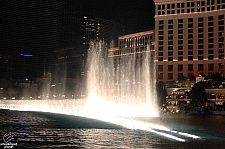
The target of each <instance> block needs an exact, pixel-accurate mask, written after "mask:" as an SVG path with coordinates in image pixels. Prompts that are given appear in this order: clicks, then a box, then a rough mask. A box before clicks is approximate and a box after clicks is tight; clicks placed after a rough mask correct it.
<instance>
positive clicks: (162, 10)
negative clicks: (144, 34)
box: [154, 0, 225, 81]
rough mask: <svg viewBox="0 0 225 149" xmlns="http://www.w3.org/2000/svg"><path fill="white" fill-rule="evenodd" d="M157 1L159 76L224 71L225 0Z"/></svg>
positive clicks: (168, 78)
mask: <svg viewBox="0 0 225 149" xmlns="http://www.w3.org/2000/svg"><path fill="white" fill-rule="evenodd" d="M154 2H155V8H156V9H155V35H156V36H155V50H156V73H157V79H158V80H159V81H176V80H177V79H178V77H179V76H185V77H188V76H190V75H194V76H197V75H199V74H201V75H204V76H209V75H210V74H212V73H216V72H219V73H221V74H223V75H225V68H224V64H225V60H224V54H225V53H224V22H225V21H224V17H225V16H224V15H225V0H154Z"/></svg>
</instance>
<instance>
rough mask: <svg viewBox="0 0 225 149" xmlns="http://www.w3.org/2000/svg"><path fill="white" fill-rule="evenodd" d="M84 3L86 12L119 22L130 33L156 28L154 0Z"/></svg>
mask: <svg viewBox="0 0 225 149" xmlns="http://www.w3.org/2000/svg"><path fill="white" fill-rule="evenodd" d="M84 5H85V6H86V7H84V13H87V14H88V15H90V16H91V17H93V18H94V17H99V18H103V19H109V20H110V19H112V20H114V21H116V22H119V23H121V24H122V25H124V26H125V27H126V31H127V32H128V33H135V32H140V31H147V30H151V29H154V15H155V5H154V2H153V0H84Z"/></svg>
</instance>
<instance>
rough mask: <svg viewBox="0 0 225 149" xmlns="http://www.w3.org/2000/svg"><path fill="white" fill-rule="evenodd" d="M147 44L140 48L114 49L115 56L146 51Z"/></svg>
mask: <svg viewBox="0 0 225 149" xmlns="http://www.w3.org/2000/svg"><path fill="white" fill-rule="evenodd" d="M147 50H148V49H147V46H145V47H144V46H142V47H140V48H129V49H120V50H117V51H114V55H115V56H120V55H123V54H134V53H142V52H144V51H147Z"/></svg>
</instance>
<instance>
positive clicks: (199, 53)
mask: <svg viewBox="0 0 225 149" xmlns="http://www.w3.org/2000/svg"><path fill="white" fill-rule="evenodd" d="M163 53H164V52H158V56H163ZM221 53H224V50H223V49H221V50H219V54H221ZM177 54H178V55H183V51H178V52H177ZM203 54H204V50H198V55H203ZM208 54H214V50H208ZM172 55H173V51H168V56H172ZM188 55H193V51H188Z"/></svg>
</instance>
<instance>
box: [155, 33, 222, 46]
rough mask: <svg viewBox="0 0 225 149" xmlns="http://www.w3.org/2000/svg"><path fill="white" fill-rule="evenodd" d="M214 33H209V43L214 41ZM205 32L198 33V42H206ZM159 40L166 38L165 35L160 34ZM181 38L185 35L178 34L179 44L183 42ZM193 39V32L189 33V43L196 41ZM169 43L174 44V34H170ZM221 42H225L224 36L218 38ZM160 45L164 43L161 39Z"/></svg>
mask: <svg viewBox="0 0 225 149" xmlns="http://www.w3.org/2000/svg"><path fill="white" fill-rule="evenodd" d="M213 35H214V34H213V33H208V38H209V39H208V43H213V42H214V38H213ZM201 38H204V34H198V43H204V39H201ZM158 39H159V40H164V36H159V38H158ZM179 39H183V35H178V44H183V40H179ZM192 39H193V34H188V44H193V43H194V41H193V40H192ZM168 40H169V41H168V45H171V44H172V45H173V35H169V36H168ZM218 41H219V42H223V41H224V37H219V38H218ZM159 45H163V41H159Z"/></svg>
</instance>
